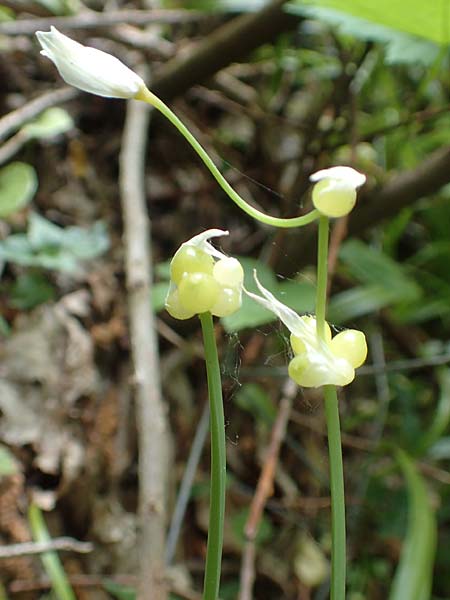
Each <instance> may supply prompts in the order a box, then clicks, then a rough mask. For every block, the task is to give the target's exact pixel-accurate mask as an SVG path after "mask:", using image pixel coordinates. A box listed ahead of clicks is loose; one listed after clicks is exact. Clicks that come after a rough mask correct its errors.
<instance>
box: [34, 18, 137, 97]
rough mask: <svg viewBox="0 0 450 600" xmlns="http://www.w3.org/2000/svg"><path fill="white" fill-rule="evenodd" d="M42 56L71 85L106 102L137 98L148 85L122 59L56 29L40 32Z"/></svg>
mask: <svg viewBox="0 0 450 600" xmlns="http://www.w3.org/2000/svg"><path fill="white" fill-rule="evenodd" d="M36 36H37V38H38V40H39V43H40V44H41V46H42V50H41V54H43V55H44V56H46V57H47V58H49V59H50V60H51V61H52V62H53V63H54V64H55V66H56V68H57V69H58V71H59V74H60V75H61V77H62V78H63V79H64V81H65V82H66V83H68V84H69V85H73V86H74V87H76V88H79V89H80V90H83V91H85V92H90V93H91V94H96V95H97V96H103V97H105V98H134V97H135V96H136V95H137V94H138V93H139V92H140V91H141V90H143V89H145V83H144V81H143V80H142V78H141V77H139V75H137V73H135V72H134V71H132V70H131V69H129V68H128V67H127V66H125V65H124V64H123V63H122V62H121V61H120V60H119V59H117V58H115V57H114V56H111V54H107V53H106V52H102V51H101V50H97V49H96V48H90V47H89V46H83V45H82V44H79V43H78V42H76V41H75V40H72V39H71V38H69V37H67V36H66V35H64V34H62V33H61V32H60V31H58V30H57V29H56V27H53V26H52V27H50V31H37V32H36Z"/></svg>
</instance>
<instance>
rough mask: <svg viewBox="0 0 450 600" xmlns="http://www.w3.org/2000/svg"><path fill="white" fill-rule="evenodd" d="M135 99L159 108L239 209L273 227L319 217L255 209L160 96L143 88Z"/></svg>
mask: <svg viewBox="0 0 450 600" xmlns="http://www.w3.org/2000/svg"><path fill="white" fill-rule="evenodd" d="M136 100H142V101H143V102H146V103H147V104H150V105H151V106H153V107H154V108H156V109H157V110H159V111H160V112H161V113H162V114H163V115H164V116H165V117H166V118H167V119H168V120H169V121H170V122H171V123H172V125H174V126H175V127H176V128H177V129H178V131H179V132H180V133H181V135H182V136H183V137H184V138H185V139H186V140H187V141H188V142H189V144H190V145H191V146H192V148H193V149H194V150H195V151H196V152H197V154H198V155H199V157H200V158H201V159H202V161H203V162H204V163H205V165H206V166H207V167H208V169H209V170H210V172H211V174H212V175H213V177H214V178H215V180H216V181H217V183H218V184H219V185H220V187H221V188H222V189H223V191H224V192H225V193H226V194H227V195H228V196H229V197H230V198H231V200H233V202H235V203H236V204H237V205H238V206H239V208H240V209H241V210H243V211H244V212H245V213H247V214H248V215H250V216H251V217H253V218H254V219H256V220H257V221H260V222H261V223H265V224H266V225H272V226H274V227H283V228H290V227H301V226H303V225H307V224H308V223H312V222H313V221H316V220H317V219H318V217H319V212H318V211H317V210H312V211H311V212H309V213H308V214H306V215H303V216H301V217H292V218H290V219H283V218H280V217H271V216H270V215H266V214H265V213H263V212H261V211H260V210H257V209H256V208H254V207H253V206H251V205H250V204H248V202H246V201H245V200H244V198H242V196H240V195H239V194H238V193H237V192H236V191H235V190H234V189H233V188H232V187H231V185H230V184H229V183H228V181H227V180H226V179H225V177H224V176H223V175H222V173H221V172H220V171H219V169H218V168H217V167H216V165H215V164H214V162H213V161H212V159H211V158H210V157H209V155H208V153H207V152H206V150H205V149H204V148H203V146H202V145H201V144H200V143H199V142H198V141H197V140H196V138H195V137H194V136H193V135H192V133H191V132H190V131H189V129H188V128H187V127H186V125H184V123H183V122H182V121H180V119H179V118H178V117H177V115H176V114H175V113H174V112H173V111H172V110H171V109H170V108H169V107H168V106H167V104H165V103H164V102H163V101H162V100H161V99H160V98H158V97H157V96H155V95H154V94H153V93H152V92H150V90H148V89H146V88H144V89H143V90H141V91H140V92H139V94H138V95H137V96H136Z"/></svg>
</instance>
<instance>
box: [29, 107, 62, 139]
mask: <svg viewBox="0 0 450 600" xmlns="http://www.w3.org/2000/svg"><path fill="white" fill-rule="evenodd" d="M72 128H73V119H72V117H71V116H70V115H69V113H68V112H67V111H66V110H64V109H63V108H58V107H53V108H48V109H47V110H44V112H43V113H41V114H40V115H39V116H38V117H37V118H36V119H34V120H33V121H30V122H29V123H27V124H26V125H25V126H24V127H23V128H22V131H23V132H24V133H25V134H26V135H27V137H28V138H30V139H31V138H38V139H49V138H52V137H55V136H57V135H61V134H63V133H66V132H67V131H70V129H72Z"/></svg>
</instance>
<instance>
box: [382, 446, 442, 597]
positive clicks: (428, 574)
mask: <svg viewBox="0 0 450 600" xmlns="http://www.w3.org/2000/svg"><path fill="white" fill-rule="evenodd" d="M396 459H397V461H398V463H399V465H400V467H401V469H402V471H403V475H404V477H405V479H406V484H407V488H408V499H409V514H408V530H407V533H406V538H405V541H404V544H403V549H402V554H401V557H400V563H399V565H398V568H397V571H396V573H395V578H394V582H393V585H392V588H391V592H390V595H389V600H429V599H430V597H431V584H432V575H433V564H434V556H435V552H436V538H437V532H436V517H435V514H434V511H433V508H432V507H431V504H430V500H429V498H428V494H427V490H426V487H425V484H424V481H423V479H422V477H421V476H420V475H419V473H418V471H417V469H416V467H415V465H414V463H413V461H412V460H411V458H410V457H409V456H408V455H407V454H406V453H405V452H403V450H397V451H396Z"/></svg>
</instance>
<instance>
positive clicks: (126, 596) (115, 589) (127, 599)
mask: <svg viewBox="0 0 450 600" xmlns="http://www.w3.org/2000/svg"><path fill="white" fill-rule="evenodd" d="M103 587H104V588H105V590H106V591H107V592H108V593H109V594H111V596H113V597H114V598H117V600H135V598H136V590H135V589H134V588H132V587H129V586H128V585H122V584H120V583H116V582H115V581H110V580H108V579H107V580H105V581H104V583H103Z"/></svg>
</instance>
